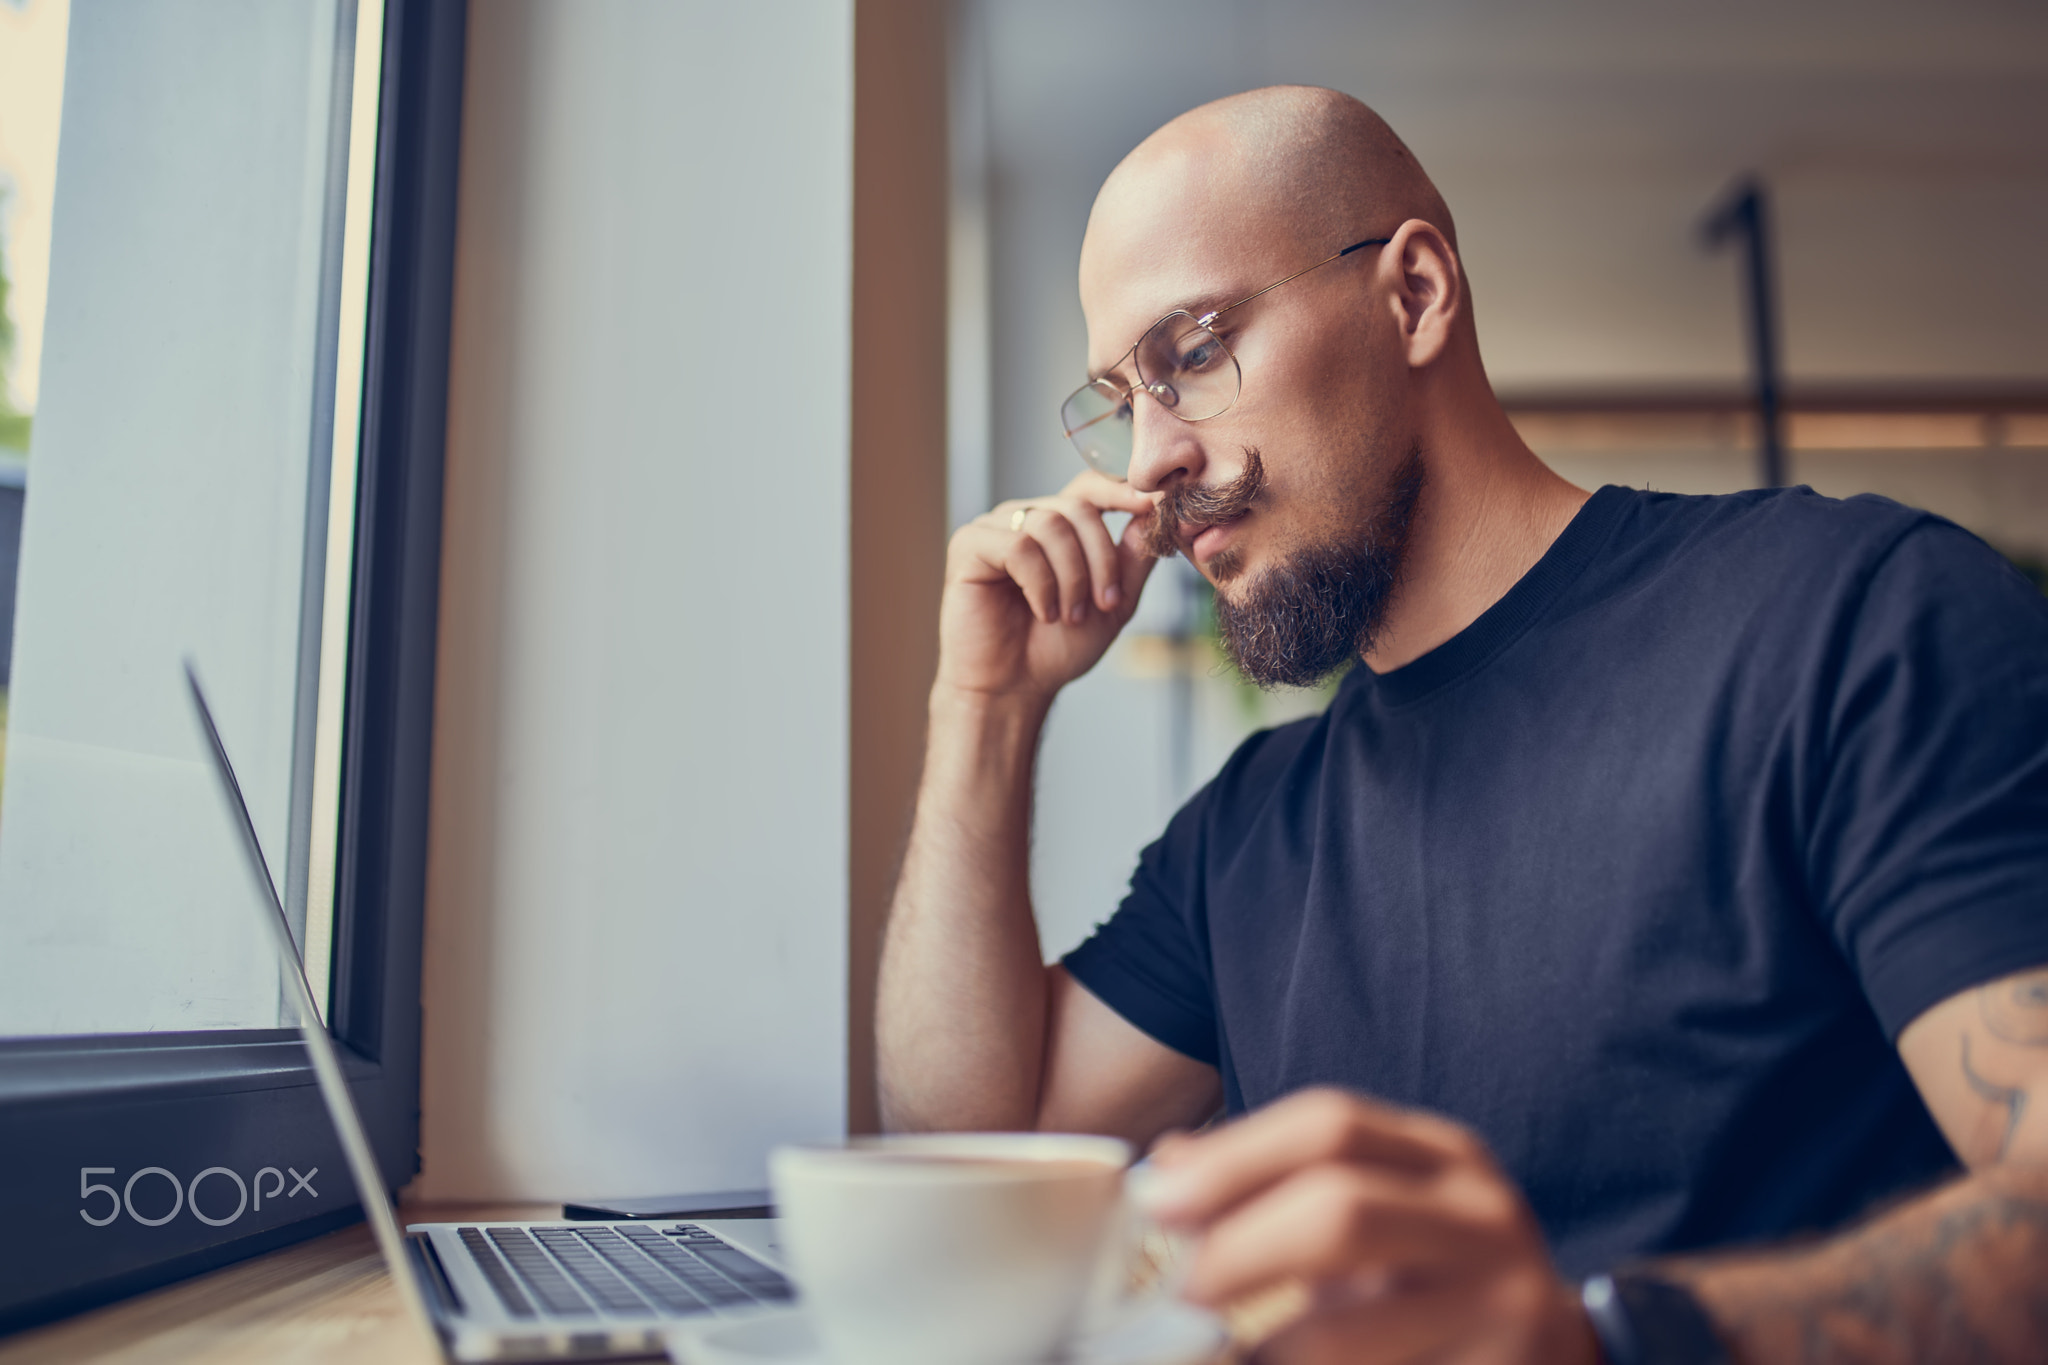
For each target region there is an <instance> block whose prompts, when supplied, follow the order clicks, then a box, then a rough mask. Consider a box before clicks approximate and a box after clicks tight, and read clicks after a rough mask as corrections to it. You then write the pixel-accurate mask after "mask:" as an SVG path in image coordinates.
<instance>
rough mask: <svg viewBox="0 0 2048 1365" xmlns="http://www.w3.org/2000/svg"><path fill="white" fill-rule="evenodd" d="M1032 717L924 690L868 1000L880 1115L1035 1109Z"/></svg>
mask: <svg viewBox="0 0 2048 1365" xmlns="http://www.w3.org/2000/svg"><path fill="white" fill-rule="evenodd" d="M1044 720H1045V707H1044V706H1043V705H1038V704H1031V703H1011V702H1001V701H989V700H986V699H981V698H976V697H973V696H961V695H959V694H955V693H948V692H946V691H945V690H944V689H939V690H937V691H935V692H934V694H933V698H932V707H931V721H930V730H929V737H928V741H927V744H926V749H925V753H926V757H925V772H924V778H923V781H922V782H921V784H920V785H919V788H918V799H917V816H916V819H915V820H914V822H913V823H912V826H911V836H910V844H909V847H908V849H907V850H906V852H905V854H904V859H903V872H902V875H901V877H900V879H899V880H898V882H897V887H896V896H895V900H894V902H893V904H892V906H891V910H890V916H889V931H888V937H887V940H886V942H885V944H884V947H883V953H882V968H881V983H880V989H879V993H878V994H879V1006H878V1009H877V1013H876V1043H877V1053H878V1063H879V1069H880V1080H881V1092H882V1114H883V1118H884V1121H885V1122H886V1123H887V1124H888V1125H889V1126H890V1127H891V1128H897V1129H903V1128H910V1129H918V1128H1028V1127H1030V1126H1032V1124H1033V1121H1034V1119H1035V1117H1036V1113H1037V1107H1038V1088H1039V1081H1040V1073H1041V1070H1042V1068H1043V1065H1044V1053H1045V1010H1046V984H1045V965H1044V963H1043V962H1042V961H1041V960H1040V957H1039V945H1038V926H1037V923H1036V921H1035V920H1034V919H1033V917H1032V913H1031V900H1030V851H1031V776H1032V766H1033V763H1034V760H1035V755H1036V751H1037V747H1038V735H1039V730H1040V728H1041V727H1042V725H1043V724H1044Z"/></svg>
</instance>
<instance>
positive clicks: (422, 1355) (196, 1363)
mask: <svg viewBox="0 0 2048 1365" xmlns="http://www.w3.org/2000/svg"><path fill="white" fill-rule="evenodd" d="M398 1216H399V1221H400V1223H448V1222H490V1221H496V1220H524V1219H540V1218H559V1217H560V1216H561V1209H560V1207H558V1206H555V1205H533V1204H526V1205H496V1206H490V1207H479V1206H476V1205H463V1206H448V1205H431V1204H420V1205H408V1206H406V1207H404V1208H401V1209H400V1210H399V1211H398ZM1299 1307H1300V1300H1299V1297H1298V1295H1296V1294H1280V1295H1274V1296H1268V1299H1267V1301H1265V1302H1264V1303H1262V1304H1259V1305H1244V1306H1242V1307H1241V1308H1240V1309H1239V1310H1238V1311H1236V1312H1233V1313H1231V1314H1230V1315H1229V1317H1230V1320H1231V1327H1232V1329H1233V1330H1232V1336H1233V1337H1234V1338H1235V1339H1236V1340H1237V1341H1238V1342H1240V1343H1243V1342H1252V1341H1256V1340H1258V1339H1259V1338H1260V1337H1263V1336H1264V1335H1265V1334H1266V1332H1267V1331H1268V1330H1270V1329H1271V1327H1272V1326H1274V1325H1276V1324H1277V1323H1278V1322H1280V1321H1282V1320H1284V1319H1285V1318H1287V1317H1291V1316H1292V1315H1293V1313H1294V1312H1297V1311H1299ZM1242 1354H1243V1352H1242V1351H1241V1349H1240V1350H1233V1351H1231V1352H1229V1353H1228V1355H1227V1356H1226V1359H1230V1360H1237V1359H1241V1358H1242ZM442 1360H443V1357H442V1355H441V1350H440V1346H439V1344H438V1343H437V1342H435V1341H432V1340H429V1339H427V1338H425V1337H423V1336H422V1335H421V1334H420V1332H419V1330H418V1329H417V1328H416V1327H415V1326H414V1324H413V1323H412V1322H411V1321H410V1320H409V1319H408V1318H407V1317H406V1315H405V1308H404V1305H403V1303H401V1301H400V1300H399V1297H398V1291H397V1290H396V1289H395V1288H394V1287H393V1285H392V1283H391V1276H390V1275H389V1273H387V1272H386V1270H385V1268H384V1258H383V1257H382V1256H380V1255H379V1254H378V1252H377V1244H376V1240H375V1238H373V1237H372V1236H371V1235H370V1229H369V1225H368V1224H366V1223H358V1224H356V1225H355V1226H353V1227H348V1228H343V1229H342V1230H341V1231H339V1232H331V1233H328V1234H327V1235H326V1236H324V1237H316V1238H314V1239H313V1240H311V1241H308V1242H300V1243H298V1244H297V1245H295V1246H289V1247H285V1248H283V1249H282V1250H279V1251H273V1252H269V1253H268V1254H266V1255H262V1256H256V1257H252V1258H251V1259H249V1260H246V1261H239V1262H237V1263H236V1264H234V1265H231V1266H225V1267H223V1268H221V1269H219V1270H215V1271H210V1272H208V1273H207V1274H204V1275H199V1276H196V1277H194V1278H192V1279H189V1280H181V1281H179V1282H178V1283H177V1284H173V1285H166V1286H165V1287H164V1288H162V1289H157V1290H153V1291H151V1292H150V1293H147V1294H140V1295H137V1296H136V1297H134V1298H132V1299H123V1300H121V1301H120V1302H119V1303H112V1304H108V1305H107V1306H106V1307H104V1308H95V1309H93V1310H91V1311H90V1312H86V1313H81V1314H79V1315H78V1316H76V1317H71V1318H66V1319H64V1320H63V1321H61V1322H53V1323H50V1324H49V1325H47V1326H44V1327H36V1328H31V1329H30V1330H28V1331H26V1332H22V1333H19V1334H18V1335H15V1336H10V1337H4V1338H0V1365H85V1363H86V1362H90V1363H91V1365H143V1363H144V1362H147V1365H187V1362H190V1365H441V1362H442Z"/></svg>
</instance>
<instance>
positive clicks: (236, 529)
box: [0, 0, 336, 1033]
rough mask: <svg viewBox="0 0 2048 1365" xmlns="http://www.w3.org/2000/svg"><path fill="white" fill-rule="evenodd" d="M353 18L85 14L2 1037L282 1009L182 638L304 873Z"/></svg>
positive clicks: (28, 582) (28, 617)
mask: <svg viewBox="0 0 2048 1365" xmlns="http://www.w3.org/2000/svg"><path fill="white" fill-rule="evenodd" d="M335 36H336V14H335V7H334V5H333V3H331V0H313V2H312V3H298V4H291V5H284V4H275V3H269V0H244V2H243V3H240V4H235V5H223V4H218V3H212V2H211V0H170V2H169V3H159V4H154V5H146V6H135V5H117V4H111V3H89V2H84V0H82V2H81V3H79V4H77V5H76V6H74V8H73V9H72V12H71V34H70V53H69V61H68V79H67V81H66V83H65V89H64V118H63V125H62V152H61V162H60V167H59V171H58V177H57V194H56V201H55V223H54V239H55V250H54V255H53V259H52V263H51V285H50V309H49V314H48V322H47V331H46V333H45V336H44V342H45V345H44V349H43V370H42V380H41V401H40V406H39V410H38V413H37V418H36V429H35V440H34V452H33V456H32V459H31V462H30V468H31V476H30V480H29V496H28V501H27V507H26V520H25V523H24V527H23V541H22V556H21V571H20V580H19V583H20V587H19V596H18V599H17V603H16V616H15V634H14V660H13V676H12V689H11V691H12V695H11V698H10V700H9V710H8V715H7V735H6V740H7V745H6V763H7V773H6V791H5V802H4V812H5V820H4V824H0V832H4V833H0V1033H10V1032H25V1033H62V1032H80V1033H84V1032H98V1031H125V1030H138V1031H139V1030H151V1029H202V1028H235V1027H244V1028H246V1027H275V1026H276V1024H277V1022H278V978H277V969H276V961H275V956H274V952H273V950H272V948H271V946H270V939H269V937H268V936H267V934H266V933H265V932H264V930H263V927H262V925H261V924H260V923H259V921H258V920H257V919H256V918H255V910H256V907H255V906H254V905H253V904H252V895H253V891H252V888H251V886H250V882H249V880H248V872H247V869H246V867H245V865H244V863H243V862H242V857H241V854H240V851H239V849H238V848H237V846H236V841H235V836H234V833H233V826H232V824H231V823H230V816H229V815H228V813H227V811H226V810H225V809H223V807H222V803H221V800H220V797H219V795H218V791H217V789H216V787H215V785H214V779H213V776H212V774H211V772H210V771H209V769H208V766H207V764H206V763H205V762H204V760H203V758H202V753H203V748H202V746H203V741H202V740H201V739H200V737H199V732H198V730H197V728H196V726H195V723H194V720H193V717H192V713H191V709H190V703H189V702H188V701H187V700H186V696H185V686H184V680H183V677H182V675H181V673H180V660H181V658H182V657H183V656H184V655H186V654H187V653H190V654H192V655H193V656H195V657H196V659H197V661H198V663H199V666H200V671H201V673H202V674H203V675H204V677H205V678H206V680H207V682H208V685H209V688H210V690H211V693H212V700H213V703H214V706H215V709H216V711H217V712H218V716H219V720H220V723H221V727H222V730H223V733H224V737H225V739H226V741H227V744H228V747H229V749H230V752H231V753H232V754H233V756H234V758H235V760H236V763H237V765H238V767H239V770H240V776H241V780H242V784H243V787H244V790H245V791H246V793H247V794H248V797H249V804H250V807H251V812H252V814H253V815H254V816H255V820H256V825H257V829H258V830H259V832H260V833H261V835H262V837H263V841H264V843H265V845H266V847H267V849H268V850H269V852H270V856H271V862H272V869H273V872H274V873H275V874H276V875H278V876H279V877H280V878H281V877H282V876H283V873H284V855H285V847H286V838H285V833H286V829H285V827H286V822H287V819H288V814H289V807H290V786H291V776H292V773H291V767H292V749H293V735H294V725H295V720H296V703H297V699H298V686H297V683H298V663H299V657H298V651H299V631H300V624H301V622H300V613H301V586H302V576H301V566H302V556H303V555H304V553H305V535H306V529H307V525H308V521H307V518H308V502H307V475H308V468H309V449H311V448H312V446H313V444H314V434H315V428H316V427H318V426H319V425H320V423H319V421H318V420H317V418H316V414H315V413H314V411H313V371H314V360H315V331H316V327H315V320H316V311H317V305H318V301H319V285H320V272H319V258H320V247H321V233H322V226H323V223H324V221H325V218H324V212H323V210H324V207H325V197H324V192H325V188H326V173H327V136H328V119H327V114H328V108H329V104H328V97H329V93H330V90H331V79H332V75H333V50H334V42H335ZM317 416H318V417H324V414H319V415H317ZM324 468H325V466H324V463H323V464H322V465H321V469H322V471H323V472H324ZM316 514H317V515H318V516H319V517H320V518H322V519H323V521H324V517H325V511H324V504H323V505H322V506H321V507H320V508H319V509H317V512H316Z"/></svg>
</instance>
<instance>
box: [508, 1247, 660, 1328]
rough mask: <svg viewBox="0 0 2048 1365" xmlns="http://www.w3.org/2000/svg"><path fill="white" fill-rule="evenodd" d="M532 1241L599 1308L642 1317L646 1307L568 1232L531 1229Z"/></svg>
mask: <svg viewBox="0 0 2048 1365" xmlns="http://www.w3.org/2000/svg"><path fill="white" fill-rule="evenodd" d="M533 1235H534V1238H535V1239H536V1240H537V1241H539V1242H540V1244H541V1245H542V1246H544V1247H546V1248H547V1249H548V1250H549V1251H551V1252H553V1253H554V1255H555V1259H556V1260H557V1261H560V1262H561V1263H562V1268H563V1269H565V1270H567V1271H568V1272H569V1274H570V1277H571V1278H573V1279H574V1280H575V1281H576V1283H577V1284H579V1285H581V1286H583V1289H584V1291H585V1292H586V1293H588V1294H589V1295H590V1297H591V1298H593V1299H596V1300H597V1302H598V1306H599V1307H601V1308H603V1309H604V1310H605V1311H607V1312H610V1313H629V1314H634V1315H636V1316H638V1315H644V1314H646V1313H647V1312H648V1307H647V1303H646V1301H645V1300H643V1299H642V1298H641V1297H640V1296H639V1295H638V1294H635V1293H634V1292H633V1291H632V1289H631V1288H629V1287H628V1286H627V1284H626V1282H625V1281H624V1280H622V1279H620V1278H619V1277H618V1275H617V1274H615V1273H614V1272H613V1271H612V1269H611V1267H609V1266H607V1265H605V1263H604V1262H603V1261H601V1260H599V1259H598V1256H597V1253H596V1252H594V1251H592V1250H591V1249H590V1248H589V1246H587V1245H586V1244H585V1243H584V1241H583V1239H582V1238H580V1237H578V1236H577V1235H576V1233H575V1230H574V1229H571V1228H534V1229H533Z"/></svg>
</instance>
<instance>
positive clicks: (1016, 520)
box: [1010, 505, 1032, 531]
mask: <svg viewBox="0 0 2048 1365" xmlns="http://www.w3.org/2000/svg"><path fill="white" fill-rule="evenodd" d="M1031 512H1032V509H1031V508H1030V507H1029V506H1028V505H1027V506H1024V507H1019V508H1018V509H1017V510H1016V511H1014V512H1012V513H1010V529H1011V530H1012V531H1021V530H1023V529H1024V518H1026V517H1028V516H1030V515H1031Z"/></svg>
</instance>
